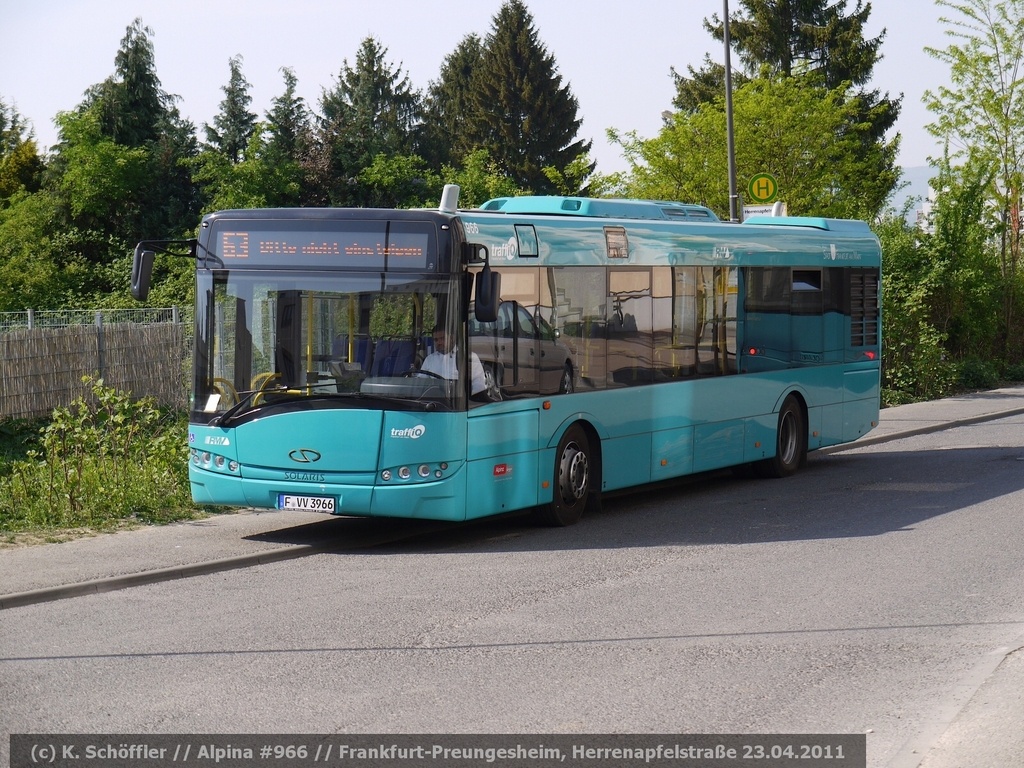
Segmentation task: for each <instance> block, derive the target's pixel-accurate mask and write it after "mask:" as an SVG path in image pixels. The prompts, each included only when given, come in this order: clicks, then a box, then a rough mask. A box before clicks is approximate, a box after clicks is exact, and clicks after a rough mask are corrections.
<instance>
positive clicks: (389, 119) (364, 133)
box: [307, 37, 420, 205]
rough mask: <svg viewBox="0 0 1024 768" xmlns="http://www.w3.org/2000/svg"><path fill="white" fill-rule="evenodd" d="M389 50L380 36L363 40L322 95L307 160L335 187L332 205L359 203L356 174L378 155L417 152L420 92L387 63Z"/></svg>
mask: <svg viewBox="0 0 1024 768" xmlns="http://www.w3.org/2000/svg"><path fill="white" fill-rule="evenodd" d="M386 55H387V49H386V48H384V47H382V46H381V45H380V43H379V42H378V41H377V40H375V39H374V38H372V37H368V38H366V39H364V40H363V43H362V45H361V46H360V48H359V52H358V53H357V55H356V60H355V64H354V66H349V63H348V60H345V61H344V62H343V64H342V68H341V72H340V74H339V76H338V83H337V85H336V86H335V88H334V89H333V90H331V91H325V92H324V94H323V96H322V97H321V100H320V110H321V113H322V118H321V121H320V127H319V131H318V135H317V146H316V147H315V148H314V150H315V151H314V156H313V157H311V158H310V159H309V160H308V161H307V162H308V163H309V164H311V165H312V166H313V167H314V169H315V170H316V172H317V174H318V177H319V180H320V183H321V184H324V183H326V184H328V185H329V186H330V187H331V188H330V190H329V191H328V196H329V199H330V202H331V204H333V205H352V204H356V205H358V204H359V203H360V195H359V193H358V189H357V187H358V182H357V179H358V177H359V174H360V173H361V172H362V171H363V170H365V169H367V168H369V167H370V166H372V165H373V163H374V159H375V158H376V156H377V155H379V154H387V155H391V156H397V155H409V154H411V153H412V152H413V147H414V138H415V133H414V129H415V127H416V125H417V123H418V121H419V116H420V95H419V93H418V92H417V91H415V90H413V88H412V85H411V84H410V82H409V78H408V76H407V75H405V74H403V72H402V68H401V66H400V65H399V66H398V67H397V68H392V67H391V66H390V65H389V64H387V63H386V62H385V56H386Z"/></svg>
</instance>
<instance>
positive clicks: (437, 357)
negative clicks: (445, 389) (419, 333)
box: [420, 325, 487, 395]
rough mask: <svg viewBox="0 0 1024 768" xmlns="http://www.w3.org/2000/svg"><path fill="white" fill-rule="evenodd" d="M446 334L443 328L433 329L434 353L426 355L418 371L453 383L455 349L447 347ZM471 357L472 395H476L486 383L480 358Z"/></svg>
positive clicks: (456, 369)
mask: <svg viewBox="0 0 1024 768" xmlns="http://www.w3.org/2000/svg"><path fill="white" fill-rule="evenodd" d="M448 342H449V339H448V333H447V332H446V331H445V329H444V327H443V326H440V325H438V326H436V327H435V328H434V351H433V352H431V353H430V354H429V355H427V357H426V359H425V360H424V361H423V364H422V365H421V366H420V370H421V371H424V372H425V373H433V374H434V375H436V376H440V377H441V378H443V379H448V380H449V381H455V380H457V379H458V378H459V366H458V362H457V358H456V348H455V347H454V346H453V345H449V343H448ZM471 357H472V362H471V365H472V368H473V386H472V392H471V394H473V395H478V394H480V393H481V392H483V391H484V390H486V389H487V382H486V380H485V379H484V366H483V364H482V363H481V362H480V358H479V357H478V356H477V354H476V353H475V352H474V353H472V355H471Z"/></svg>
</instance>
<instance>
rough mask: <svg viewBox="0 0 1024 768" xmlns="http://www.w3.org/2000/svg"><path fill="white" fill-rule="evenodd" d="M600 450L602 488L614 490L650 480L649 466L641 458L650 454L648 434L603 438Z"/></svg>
mask: <svg viewBox="0 0 1024 768" xmlns="http://www.w3.org/2000/svg"><path fill="white" fill-rule="evenodd" d="M601 452H602V460H601V469H602V477H601V479H602V480H603V481H604V483H603V485H602V490H605V491H614V490H617V489H619V488H629V487H630V486H633V485H643V484H644V483H649V482H651V479H652V478H651V467H650V465H649V464H647V463H646V462H644V461H643V460H642V457H644V456H651V455H652V454H651V435H650V434H642V435H626V436H625V437H619V438H613V439H611V440H604V441H603V442H602V444H601ZM638 459H639V460H638Z"/></svg>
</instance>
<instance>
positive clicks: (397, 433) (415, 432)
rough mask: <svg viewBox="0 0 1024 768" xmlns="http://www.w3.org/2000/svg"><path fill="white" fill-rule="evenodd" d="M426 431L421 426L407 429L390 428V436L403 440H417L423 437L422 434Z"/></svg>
mask: <svg viewBox="0 0 1024 768" xmlns="http://www.w3.org/2000/svg"><path fill="white" fill-rule="evenodd" d="M426 431H427V428H426V427H424V426H423V425H422V424H417V425H416V426H415V427H407V428H406V429H397V428H392V430H391V436H392V437H397V438H400V439H403V440H418V439H419V438H421V437H423V434H424V433H425V432H426Z"/></svg>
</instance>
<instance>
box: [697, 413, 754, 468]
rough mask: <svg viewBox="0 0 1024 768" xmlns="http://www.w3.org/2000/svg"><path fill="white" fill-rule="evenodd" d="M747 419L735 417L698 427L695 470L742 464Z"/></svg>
mask: <svg viewBox="0 0 1024 768" xmlns="http://www.w3.org/2000/svg"><path fill="white" fill-rule="evenodd" d="M745 434H746V428H745V421H744V420H743V419H733V420H730V421H721V422H718V423H717V424H705V425H701V426H699V427H697V429H696V431H695V433H694V451H695V453H696V458H695V459H694V462H693V471H694V472H704V471H706V470H709V469H719V468H720V467H729V466H732V465H733V464H742V463H743V461H744V457H743V453H744V451H743V441H744V435H745Z"/></svg>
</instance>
